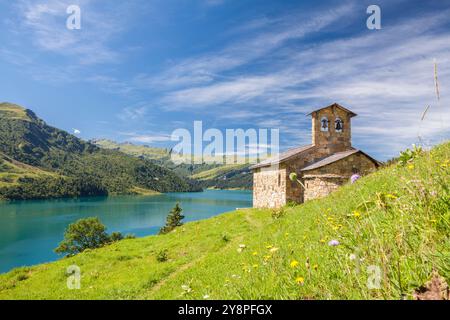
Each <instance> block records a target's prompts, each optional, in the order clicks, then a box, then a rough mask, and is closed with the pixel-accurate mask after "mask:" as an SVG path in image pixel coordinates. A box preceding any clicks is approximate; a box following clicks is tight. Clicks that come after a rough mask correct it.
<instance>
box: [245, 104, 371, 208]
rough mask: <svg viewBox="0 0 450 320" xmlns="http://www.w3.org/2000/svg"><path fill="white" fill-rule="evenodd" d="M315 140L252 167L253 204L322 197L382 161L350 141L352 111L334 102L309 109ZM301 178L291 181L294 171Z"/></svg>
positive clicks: (268, 205) (278, 204) (269, 205)
mask: <svg viewBox="0 0 450 320" xmlns="http://www.w3.org/2000/svg"><path fill="white" fill-rule="evenodd" d="M308 115H310V116H311V117H312V143H311V144H310V145H306V146H300V147H296V148H293V149H290V150H287V151H286V152H284V153H281V154H280V155H278V156H277V157H273V158H269V159H266V160H264V161H262V162H260V163H258V164H256V165H254V166H252V167H251V169H252V171H253V206H254V207H255V208H277V207H281V206H283V205H285V204H287V203H288V202H291V201H293V202H297V203H302V202H305V201H308V200H311V199H315V198H319V197H323V196H325V195H327V194H329V193H330V192H332V191H334V190H336V189H337V188H338V187H339V186H341V185H342V184H344V183H346V182H348V181H349V180H350V177H351V176H352V175H353V174H359V175H361V176H362V175H365V174H368V173H370V172H372V171H375V170H376V169H377V167H379V165H380V163H379V162H378V161H377V160H375V159H374V158H372V157H370V156H369V155H368V154H366V153H364V152H362V151H361V150H358V149H355V148H353V147H352V144H351V119H352V118H353V117H354V116H356V114H355V113H353V112H352V111H350V110H348V109H346V108H344V107H343V106H341V105H339V104H337V103H334V104H332V105H330V106H327V107H324V108H320V109H318V110H315V111H313V112H311V113H309V114H308ZM293 172H295V173H296V174H297V179H299V180H300V181H301V182H302V184H303V186H304V188H303V187H302V185H301V184H300V183H298V181H291V180H290V179H289V176H290V174H291V173H293Z"/></svg>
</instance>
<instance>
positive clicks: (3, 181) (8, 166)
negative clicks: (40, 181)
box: [0, 152, 58, 187]
mask: <svg viewBox="0 0 450 320" xmlns="http://www.w3.org/2000/svg"><path fill="white" fill-rule="evenodd" d="M48 176H54V177H56V176H58V175H57V174H56V173H52V172H48V171H44V170H41V169H39V168H36V167H33V166H30V165H27V164H24V163H21V162H18V161H15V160H13V159H12V158H10V157H8V156H6V155H4V154H2V153H1V152H0V187H4V186H10V185H14V184H17V183H18V179H20V178H40V177H48Z"/></svg>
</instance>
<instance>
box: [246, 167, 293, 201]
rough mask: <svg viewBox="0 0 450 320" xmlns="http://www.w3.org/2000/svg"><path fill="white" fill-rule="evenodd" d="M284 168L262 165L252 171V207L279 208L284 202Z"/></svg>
mask: <svg viewBox="0 0 450 320" xmlns="http://www.w3.org/2000/svg"><path fill="white" fill-rule="evenodd" d="M286 182H287V181H286V168H285V167H284V166H281V167H280V168H276V167H263V168H259V169H256V170H255V172H254V173H253V207H254V208H279V207H282V206H284V205H285V204H286Z"/></svg>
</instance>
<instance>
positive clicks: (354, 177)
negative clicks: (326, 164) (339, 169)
mask: <svg viewBox="0 0 450 320" xmlns="http://www.w3.org/2000/svg"><path fill="white" fill-rule="evenodd" d="M359 178H361V176H360V175H359V174H356V173H355V174H354V175H352V176H351V177H350V181H351V182H352V183H355V182H356V180H358V179H359Z"/></svg>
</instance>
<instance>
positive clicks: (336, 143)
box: [312, 106, 352, 154]
mask: <svg viewBox="0 0 450 320" xmlns="http://www.w3.org/2000/svg"><path fill="white" fill-rule="evenodd" d="M323 117H326V118H327V119H328V121H329V127H328V131H326V132H324V131H321V129H320V128H321V119H322V118H323ZM336 118H340V119H341V120H342V121H343V123H344V125H343V129H342V132H337V131H336V130H335V128H334V122H335V120H336ZM312 143H313V145H316V146H323V147H325V148H328V149H329V150H328V154H332V153H336V152H340V151H345V150H348V149H350V148H351V146H352V143H351V116H350V114H349V113H347V112H346V111H344V110H342V109H340V108H337V107H334V106H333V107H331V108H326V109H322V110H319V111H316V112H314V113H313V114H312Z"/></svg>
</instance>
